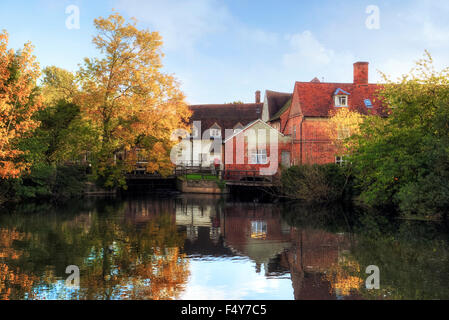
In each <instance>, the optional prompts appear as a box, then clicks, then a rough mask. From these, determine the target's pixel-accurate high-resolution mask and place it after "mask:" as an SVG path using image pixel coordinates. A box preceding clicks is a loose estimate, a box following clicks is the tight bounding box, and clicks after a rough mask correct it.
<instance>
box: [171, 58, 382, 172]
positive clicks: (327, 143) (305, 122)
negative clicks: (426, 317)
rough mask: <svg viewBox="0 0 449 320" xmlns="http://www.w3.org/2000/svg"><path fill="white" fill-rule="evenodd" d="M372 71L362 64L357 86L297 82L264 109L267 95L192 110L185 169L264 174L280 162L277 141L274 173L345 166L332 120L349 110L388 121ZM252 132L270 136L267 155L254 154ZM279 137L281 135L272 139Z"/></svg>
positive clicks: (357, 69)
mask: <svg viewBox="0 0 449 320" xmlns="http://www.w3.org/2000/svg"><path fill="white" fill-rule="evenodd" d="M368 67H369V64H368V62H356V63H355V64H354V81H353V82H352V83H327V82H321V81H320V80H319V79H318V78H314V79H313V80H312V81H310V82H296V83H295V86H294V89H293V93H284V92H275V91H270V90H267V91H266V92H265V99H264V102H263V103H262V102H261V92H260V91H257V92H256V99H255V103H247V104H243V103H236V104H220V105H193V106H190V108H191V110H192V112H193V116H192V118H191V122H192V137H193V138H191V142H190V147H189V150H190V151H189V152H188V154H187V155H186V154H184V155H183V156H180V157H179V163H185V164H190V165H198V164H199V163H200V164H201V165H202V166H203V167H205V166H210V165H211V164H213V162H214V161H215V159H219V160H220V162H221V164H222V169H223V168H225V169H226V170H260V169H261V168H265V167H269V166H270V165H269V164H268V163H265V160H266V159H271V158H274V157H273V154H272V153H271V151H270V150H273V148H272V147H273V145H272V141H271V138H270V137H273V136H276V139H275V140H276V144H277V145H276V147H278V154H277V159H276V164H275V166H276V170H274V171H273V173H275V172H278V170H277V169H278V167H279V166H281V165H282V166H283V167H289V166H291V165H303V164H326V163H338V162H341V161H343V157H342V155H338V154H337V150H336V149H335V147H334V145H333V143H332V141H331V139H330V138H329V134H328V132H329V131H328V123H329V118H330V114H331V113H332V112H333V111H335V110H338V109H341V108H348V109H349V110H354V111H357V112H360V113H362V114H373V115H384V114H383V106H382V103H381V102H380V101H379V100H378V99H376V92H377V91H378V90H379V89H380V88H381V86H380V85H377V84H370V83H369V82H368V75H369V68H368ZM252 130H256V131H257V130H265V131H266V137H267V140H266V142H267V146H266V148H265V149H264V148H259V147H256V148H254V147H253V148H252V149H251V146H249V144H248V142H247V141H248V132H250V131H252ZM273 131H274V132H276V134H274V135H272V133H273ZM195 137H196V139H195ZM242 137H243V140H242ZM195 140H196V141H195ZM239 141H240V142H241V141H243V142H244V146H245V148H244V150H245V151H244V152H243V153H242V152H240V154H239V151H238V150H236V146H237V145H239ZM240 145H241V144H240ZM230 154H231V156H230ZM238 154H239V156H238V157H240V158H239V159H237V158H236V157H237V155H238ZM242 159H243V163H242V161H241V160H242Z"/></svg>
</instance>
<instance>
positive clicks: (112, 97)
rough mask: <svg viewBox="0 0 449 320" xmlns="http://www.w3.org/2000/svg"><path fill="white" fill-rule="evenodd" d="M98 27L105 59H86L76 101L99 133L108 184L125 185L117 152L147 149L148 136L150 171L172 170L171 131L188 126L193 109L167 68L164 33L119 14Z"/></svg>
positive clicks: (99, 169) (99, 170) (96, 39)
mask: <svg viewBox="0 0 449 320" xmlns="http://www.w3.org/2000/svg"><path fill="white" fill-rule="evenodd" d="M95 27H96V29H97V31H98V34H97V35H96V36H95V37H94V39H93V43H94V44H95V46H96V48H97V49H98V50H99V51H100V53H101V57H100V58H92V59H90V58H86V59H85V61H84V65H83V66H82V67H81V69H80V71H79V73H78V77H79V83H80V88H81V93H80V95H79V98H78V99H77V101H76V102H77V103H78V104H79V105H80V106H81V109H82V113H83V115H84V117H85V119H86V120H88V121H90V122H91V123H92V125H93V126H94V127H95V128H96V129H98V132H99V143H100V152H99V153H98V154H97V155H96V161H97V163H96V164H95V167H96V168H97V173H98V175H99V176H103V177H105V176H107V175H110V176H111V177H106V179H105V185H106V186H108V187H112V186H114V185H116V184H121V183H122V182H123V180H120V179H117V178H115V177H113V176H114V175H115V173H117V172H118V171H120V170H118V171H117V170H115V169H113V168H114V167H116V160H117V158H116V157H115V155H117V154H118V153H122V152H130V151H133V150H134V149H135V148H136V147H137V146H139V147H141V146H140V142H141V140H142V139H145V138H148V137H150V138H151V143H150V144H149V145H148V146H146V147H145V148H144V152H146V154H147V155H148V160H149V163H148V168H147V169H148V171H151V172H156V171H157V172H159V173H162V174H164V173H169V172H170V170H171V168H172V164H171V163H170V162H169V161H168V159H169V152H170V149H171V147H172V146H173V143H174V142H172V141H171V140H170V138H171V133H172V131H173V130H174V129H177V128H186V127H187V122H188V119H189V117H190V111H189V109H188V107H187V105H186V103H185V102H184V95H183V93H182V92H181V91H180V89H179V84H178V83H177V82H176V80H175V78H174V77H173V76H172V75H167V74H164V73H162V72H161V68H162V64H161V58H162V56H163V55H162V52H161V46H162V40H161V37H160V35H159V34H158V33H157V32H150V31H148V30H139V29H138V28H137V26H136V21H133V22H132V23H126V21H125V19H124V18H123V17H122V16H120V15H119V14H118V13H113V14H112V15H110V16H109V17H108V18H99V19H96V20H95ZM150 155H151V156H150ZM161 158H163V159H165V160H166V161H160V160H161ZM151 159H157V160H158V162H153V161H151ZM111 168H112V169H111Z"/></svg>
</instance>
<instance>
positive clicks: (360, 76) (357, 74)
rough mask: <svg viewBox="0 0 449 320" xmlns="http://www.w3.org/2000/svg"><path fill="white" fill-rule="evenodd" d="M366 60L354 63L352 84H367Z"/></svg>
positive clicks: (367, 64)
mask: <svg viewBox="0 0 449 320" xmlns="http://www.w3.org/2000/svg"><path fill="white" fill-rule="evenodd" d="M368 66H369V63H368V62H356V63H354V84H368Z"/></svg>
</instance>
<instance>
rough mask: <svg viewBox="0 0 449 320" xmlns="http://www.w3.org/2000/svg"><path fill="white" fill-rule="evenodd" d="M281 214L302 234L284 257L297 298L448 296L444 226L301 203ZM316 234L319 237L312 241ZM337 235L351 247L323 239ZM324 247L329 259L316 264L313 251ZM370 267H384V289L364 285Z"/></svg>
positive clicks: (448, 252)
mask: <svg viewBox="0 0 449 320" xmlns="http://www.w3.org/2000/svg"><path fill="white" fill-rule="evenodd" d="M292 208H294V209H293V210H292ZM283 217H284V219H286V221H288V222H289V223H290V224H291V225H292V226H293V227H294V228H295V230H296V232H297V233H298V236H297V237H296V239H297V240H296V245H295V246H293V247H292V249H290V251H289V252H288V256H287V258H286V260H288V263H289V266H290V269H291V272H292V281H293V285H294V288H295V297H296V298H306V299H307V298H310V297H312V298H318V299H322V298H332V296H334V297H335V298H351V299H352V298H366V299H448V298H449V277H448V274H449V233H448V230H447V228H446V227H445V226H444V225H443V224H440V223H430V222H429V223H426V222H421V221H419V222H418V221H415V222H412V221H400V220H394V219H391V218H386V217H384V216H382V214H381V213H379V212H375V211H363V210H360V209H354V210H345V209H344V208H335V207H334V208H330V209H327V208H323V207H321V208H307V207H304V206H301V205H295V206H293V207H292V206H289V207H287V209H285V210H284V214H283ZM313 234H317V235H319V236H317V237H316V239H313ZM339 234H340V235H343V234H344V236H345V237H346V238H347V239H348V240H349V242H348V245H345V246H344V247H340V249H338V248H337V247H335V248H334V249H332V248H331V243H336V242H337V238H335V239H334V240H332V241H330V243H326V241H325V237H326V235H329V236H331V235H333V236H335V237H336V236H337V235H339ZM307 248H309V250H308V249H307ZM310 248H312V249H311V250H310ZM323 248H325V250H327V252H326V253H324V254H322V256H323V257H326V258H327V259H328V260H329V261H328V263H325V260H323V261H319V260H316V261H315V262H314V260H313V258H314V257H313V255H314V254H315V255H316V254H318V253H319V251H320V250H322V249H323ZM341 249H343V250H341ZM337 252H338V254H337V255H336V256H334V257H333V258H332V255H333V253H337ZM331 260H332V261H331ZM370 265H376V266H378V267H379V268H380V280H381V281H380V286H381V289H380V290H367V289H366V288H365V283H364V282H365V279H366V278H367V277H368V275H367V274H366V273H365V270H366V268H367V267H368V266H370ZM313 266H315V267H316V268H315V269H316V270H312V269H311V268H310V267H313ZM319 266H321V268H318V267H319ZM308 267H309V268H308ZM317 275H318V278H317V277H316V276H317ZM326 283H327V284H326ZM320 286H321V287H322V288H323V290H322V291H319V290H318V288H319V287H320ZM326 286H328V292H329V293H330V296H329V295H328V294H326V291H325V290H324V288H325V287H326Z"/></svg>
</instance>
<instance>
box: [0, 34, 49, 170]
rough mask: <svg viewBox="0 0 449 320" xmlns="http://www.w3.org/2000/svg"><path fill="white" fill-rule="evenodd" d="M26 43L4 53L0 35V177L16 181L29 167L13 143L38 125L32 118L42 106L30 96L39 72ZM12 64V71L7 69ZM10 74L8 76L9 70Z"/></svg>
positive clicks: (4, 37) (3, 37)
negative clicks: (16, 51)
mask: <svg viewBox="0 0 449 320" xmlns="http://www.w3.org/2000/svg"><path fill="white" fill-rule="evenodd" d="M32 51H33V47H32V45H31V44H30V43H27V44H25V45H24V47H23V49H21V50H20V51H19V52H18V53H17V54H16V53H15V52H14V50H8V34H7V33H6V32H5V31H4V32H3V33H0V178H3V179H4V178H16V177H18V176H20V174H21V173H22V172H23V171H24V170H26V169H27V168H28V167H29V165H30V164H29V163H26V162H25V161H24V160H23V159H21V157H22V156H23V154H24V152H23V151H21V150H19V149H18V147H17V142H18V141H19V140H20V139H21V138H23V137H25V136H27V135H28V134H29V133H31V132H32V131H33V130H34V129H35V128H36V127H38V125H39V123H38V122H37V121H35V120H33V119H32V116H33V115H34V114H35V113H36V112H37V111H38V110H39V109H41V107H42V104H41V99H40V96H36V95H34V93H33V90H34V89H35V82H36V80H37V79H38V77H39V76H40V69H39V65H38V63H37V62H36V61H35V59H36V58H35V57H34V56H33V55H32ZM13 65H14V68H13V69H12V68H11V67H12V66H13ZM11 70H13V72H14V74H12V71H11Z"/></svg>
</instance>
